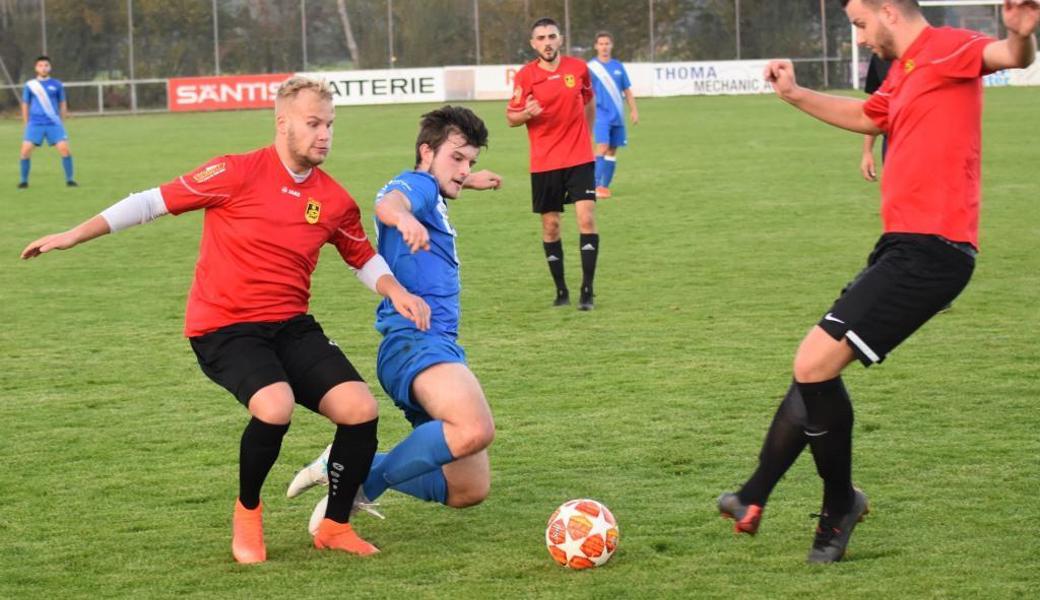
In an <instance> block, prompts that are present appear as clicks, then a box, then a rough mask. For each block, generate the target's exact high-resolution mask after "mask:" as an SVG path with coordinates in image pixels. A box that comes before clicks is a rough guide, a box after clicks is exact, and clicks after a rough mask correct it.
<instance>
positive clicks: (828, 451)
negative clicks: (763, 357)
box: [798, 377, 853, 515]
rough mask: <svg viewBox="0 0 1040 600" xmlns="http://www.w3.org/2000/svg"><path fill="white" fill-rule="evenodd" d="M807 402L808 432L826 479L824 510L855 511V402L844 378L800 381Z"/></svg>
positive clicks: (815, 455)
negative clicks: (810, 381)
mask: <svg viewBox="0 0 1040 600" xmlns="http://www.w3.org/2000/svg"><path fill="white" fill-rule="evenodd" d="M798 389H799V391H800V392H801V394H802V399H803V400H804V401H805V414H806V423H807V425H808V427H806V432H805V433H806V435H808V436H809V447H810V448H811V449H812V454H813V459H814V460H815V461H816V472H817V473H819V475H820V477H821V478H822V479H823V509H824V511H826V512H827V513H828V514H830V515H843V514H846V513H848V512H849V511H850V510H852V501H853V491H852V422H853V415H852V401H851V400H849V394H848V392H846V391H845V384H844V383H842V381H841V377H835V378H834V379H831V380H828V381H821V382H819V383H799V384H798Z"/></svg>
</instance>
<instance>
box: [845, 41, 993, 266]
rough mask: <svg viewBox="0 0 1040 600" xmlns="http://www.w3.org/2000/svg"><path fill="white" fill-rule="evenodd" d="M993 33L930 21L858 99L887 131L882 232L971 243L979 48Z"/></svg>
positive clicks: (978, 143) (974, 234)
mask: <svg viewBox="0 0 1040 600" xmlns="http://www.w3.org/2000/svg"><path fill="white" fill-rule="evenodd" d="M992 41H994V40H993V38H990V37H986V36H984V35H982V34H981V33H976V32H974V31H967V30H964V29H953V28H950V27H942V28H933V27H929V28H927V29H925V30H924V31H922V32H921V34H920V35H919V36H918V37H917V39H916V40H914V42H913V43H912V44H911V45H910V47H909V48H907V50H906V52H905V53H903V56H901V57H900V58H899V60H897V61H895V62H894V63H893V64H892V68H891V70H890V71H889V73H888V77H887V78H886V79H885V82H884V83H883V84H882V85H881V88H880V89H878V91H877V92H875V93H874V94H873V95H872V96H871V97H870V98H869V99H868V100H867V102H866V104H864V106H863V112H864V113H865V114H866V115H867V116H868V117H870V119H871V120H872V121H874V123H876V124H877V126H878V127H879V128H881V129H882V130H883V131H884V132H885V133H887V134H888V155H887V156H886V158H885V170H884V174H883V175H882V177H881V219H882V221H883V223H884V228H885V232H886V233H888V232H902V233H926V234H934V235H940V236H942V237H944V238H946V239H948V240H951V241H954V242H968V243H970V244H971V245H973V246H975V247H976V248H978V245H979V179H980V162H981V156H982V76H983V75H985V74H986V73H987V71H986V69H985V66H984V65H983V61H982V51H983V49H984V48H985V47H986V46H987V45H988V44H989V43H990V42H992Z"/></svg>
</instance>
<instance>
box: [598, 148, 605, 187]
mask: <svg viewBox="0 0 1040 600" xmlns="http://www.w3.org/2000/svg"><path fill="white" fill-rule="evenodd" d="M606 162H607V161H605V160H603V156H602V155H597V156H596V187H602V186H603V172H604V170H605V169H606V166H605V165H604V163H606Z"/></svg>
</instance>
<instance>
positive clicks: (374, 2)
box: [0, 0, 999, 111]
mask: <svg viewBox="0 0 1040 600" xmlns="http://www.w3.org/2000/svg"><path fill="white" fill-rule="evenodd" d="M946 4H954V3H946ZM998 10H999V9H998V8H996V7H993V6H974V7H969V8H965V7H963V6H962V7H935V8H929V9H926V14H927V16H928V18H929V20H930V21H931V22H932V23H933V24H936V25H942V24H951V25H954V26H963V27H969V28H973V29H980V30H983V31H985V32H987V33H991V34H998V33H999V32H998V31H997V30H998V28H999V17H998V16H997V15H998V13H997V12H996V11H998ZM542 16H551V17H553V18H555V19H556V20H557V21H559V22H560V25H561V28H562V29H563V33H564V36H565V38H564V41H565V44H566V45H567V47H568V52H569V53H571V54H573V55H577V56H583V57H591V56H592V54H593V52H592V44H593V40H594V37H595V33H596V32H597V31H600V30H607V31H610V32H611V33H612V34H613V35H614V39H615V55H616V56H617V57H618V58H620V59H621V60H624V61H643V62H655V61H659V62H669V61H698V60H729V59H757V58H770V57H787V58H792V59H794V60H795V61H796V63H797V64H798V67H797V68H798V76H799V80H800V81H801V82H803V83H804V84H806V85H809V86H812V87H836V88H842V87H849V86H850V85H851V82H852V81H853V78H852V73H851V69H852V66H851V65H852V62H851V56H852V44H853V40H852V35H851V32H850V28H849V24H848V20H847V19H846V17H845V14H844V11H843V9H842V7H841V2H840V1H839V0H782V1H778V0H0V84H7V85H8V86H14V85H17V84H19V83H20V82H23V81H25V80H26V79H28V78H30V77H32V76H33V63H34V59H35V57H36V56H37V55H38V54H41V53H42V54H49V55H50V56H51V58H52V61H53V65H54V75H55V76H56V77H58V78H59V79H62V80H64V81H67V82H93V83H90V84H89V85H77V86H72V87H71V88H70V89H69V90H68V93H69V105H70V106H71V107H73V108H74V109H75V108H76V107H97V108H98V109H100V110H138V109H143V110H147V109H158V108H162V107H164V106H165V90H164V88H163V86H162V85H160V83H161V82H160V83H144V84H142V85H137V84H136V82H137V81H140V80H159V79H161V78H166V77H178V76H194V75H220V74H224V75H227V74H242V73H279V72H294V71H321V70H336V71H342V70H347V69H381V68H395V67H427V66H445V65H474V64H515V63H521V62H525V61H527V60H530V59H531V57H532V52H531V48H530V46H529V43H528V38H529V35H528V34H529V27H530V23H532V22H533V21H534V20H535V19H537V18H539V17H542ZM130 80H134V81H135V84H134V85H129V84H127V83H126V82H127V81H130ZM7 90H8V91H7V92H5V93H3V95H2V96H0V98H2V99H0V109H7V110H9V109H11V108H13V107H15V106H17V92H18V90H17V89H15V88H13V87H8V88H7ZM89 110H91V111H94V110H95V109H89Z"/></svg>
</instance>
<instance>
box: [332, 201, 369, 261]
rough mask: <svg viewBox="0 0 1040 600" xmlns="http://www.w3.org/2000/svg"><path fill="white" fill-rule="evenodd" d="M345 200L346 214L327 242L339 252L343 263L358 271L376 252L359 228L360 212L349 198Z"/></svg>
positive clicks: (362, 230)
mask: <svg viewBox="0 0 1040 600" xmlns="http://www.w3.org/2000/svg"><path fill="white" fill-rule="evenodd" d="M347 199H348V201H349V204H350V206H349V207H348V208H347V214H345V215H344V216H343V221H342V222H340V224H339V227H337V228H336V232H335V233H333V234H332V239H331V240H329V241H330V242H331V243H332V244H333V245H335V246H336V249H337V250H339V255H340V256H342V257H343V261H344V262H345V263H347V264H348V265H350V266H351V267H353V268H355V269H360V268H361V267H363V266H365V263H367V262H368V261H369V260H370V259H371V258H372V257H373V256H375V255H376V251H375V250H374V249H373V248H372V243H371V242H369V241H368V235H367V234H366V233H365V228H364V227H362V226H361V210H360V209H359V208H358V206H357V203H355V202H354V200H353V199H351V198H350V197H349V196H348V197H347Z"/></svg>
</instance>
